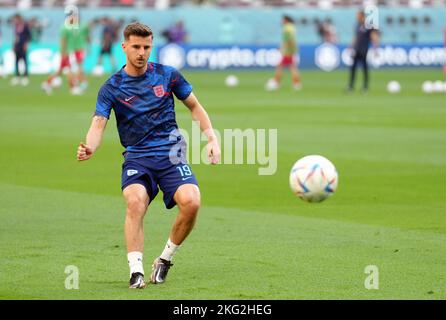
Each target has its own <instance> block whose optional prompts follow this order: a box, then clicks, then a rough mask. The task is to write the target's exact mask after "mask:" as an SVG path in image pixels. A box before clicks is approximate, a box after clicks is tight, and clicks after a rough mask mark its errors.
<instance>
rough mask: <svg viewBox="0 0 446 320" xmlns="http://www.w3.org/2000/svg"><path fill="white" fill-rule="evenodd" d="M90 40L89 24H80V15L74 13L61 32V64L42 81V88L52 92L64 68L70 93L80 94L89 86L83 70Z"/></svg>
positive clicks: (49, 92)
mask: <svg viewBox="0 0 446 320" xmlns="http://www.w3.org/2000/svg"><path fill="white" fill-rule="evenodd" d="M89 41H90V31H89V26H88V25H86V24H79V16H78V15H73V16H72V17H71V19H69V21H68V22H67V23H65V24H64V26H63V27H62V29H61V32H60V54H61V60H60V66H59V69H58V70H57V71H56V72H55V73H54V74H52V75H50V76H49V77H48V79H47V80H46V81H44V82H43V83H42V89H43V90H44V91H45V92H46V93H47V94H51V92H52V82H53V80H54V79H55V78H57V77H60V76H61V75H62V72H63V70H64V69H67V70H68V73H67V79H68V85H69V87H70V93H71V94H73V95H80V94H82V93H83V91H84V90H85V88H86V86H87V80H86V76H85V73H84V71H83V63H84V57H85V50H86V47H87V46H88V43H89ZM71 55H74V57H75V59H76V63H77V71H76V72H75V71H74V70H73V66H72V65H71V62H70V56H71Z"/></svg>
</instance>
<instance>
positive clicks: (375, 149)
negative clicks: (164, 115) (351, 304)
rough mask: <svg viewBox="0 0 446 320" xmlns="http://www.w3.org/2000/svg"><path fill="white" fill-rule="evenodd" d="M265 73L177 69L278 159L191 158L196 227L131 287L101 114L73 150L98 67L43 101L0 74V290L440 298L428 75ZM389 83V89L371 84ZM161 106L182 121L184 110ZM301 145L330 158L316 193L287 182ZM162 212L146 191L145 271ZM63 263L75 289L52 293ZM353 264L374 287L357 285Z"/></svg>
mask: <svg viewBox="0 0 446 320" xmlns="http://www.w3.org/2000/svg"><path fill="white" fill-rule="evenodd" d="M271 73H272V72H238V73H237V72H235V74H237V75H238V77H239V79H240V85H239V86H238V87H236V88H227V87H225V86H224V79H225V77H226V75H227V74H229V73H223V72H221V73H220V72H216V73H208V72H193V73H185V74H186V76H187V77H188V79H189V80H190V81H191V82H192V84H193V85H194V91H195V93H196V95H197V96H198V97H199V99H200V100H201V102H202V103H203V105H204V106H205V107H206V109H207V111H208V113H209V114H210V116H211V119H212V121H213V123H214V126H215V127H216V128H217V129H219V130H221V131H222V130H223V129H230V128H241V129H247V128H253V129H278V169H277V172H276V174H275V175H272V176H259V175H258V174H257V171H258V168H259V166H258V165H219V166H213V167H211V166H208V165H205V164H199V165H193V166H192V168H193V170H194V172H195V174H196V176H197V178H198V180H199V182H200V185H201V191H202V203H203V206H202V209H201V211H200V214H199V220H198V222H197V225H196V228H195V230H194V231H193V232H192V234H191V235H190V237H189V238H188V239H187V240H186V242H185V243H184V245H183V247H182V248H181V249H180V251H179V252H178V253H177V255H176V257H175V259H174V264H175V266H174V267H173V268H172V269H171V271H170V273H169V277H168V279H167V282H166V283H165V284H163V285H159V286H154V285H149V286H148V287H147V288H146V289H145V290H138V291H132V290H129V289H128V288H127V285H128V266H127V261H126V250H125V245H124V236H123V223H124V210H125V207H124V201H123V199H122V196H121V194H120V170H121V163H122V156H121V152H122V147H121V146H120V144H119V140H118V135H117V131H116V127H115V120H114V118H113V116H112V119H111V121H110V123H109V124H108V128H107V130H106V135H105V138H104V142H103V145H102V147H101V148H100V150H99V151H98V153H97V154H96V155H95V157H94V158H93V159H92V160H90V161H88V162H85V163H78V162H77V161H76V160H75V154H76V148H77V144H78V143H79V141H81V140H84V139H85V138H84V137H85V134H86V131H87V129H88V126H89V124H90V119H91V116H92V113H93V110H94V106H95V101H96V94H97V91H98V89H99V87H100V85H101V83H102V82H103V81H104V80H105V78H92V79H91V80H90V87H89V89H88V92H87V94H85V95H84V96H70V95H68V93H67V90H66V88H61V90H59V91H56V92H55V93H54V94H53V95H52V96H49V97H48V96H46V95H45V94H44V93H43V92H42V91H41V90H40V82H41V81H42V80H43V77H33V78H31V84H30V86H29V87H28V88H26V89H23V88H21V87H11V86H9V83H8V82H7V80H4V79H0V96H1V102H0V145H1V157H0V204H1V205H0V299H445V298H446V268H445V265H446V245H445V244H446V195H445V194H446V187H445V182H446V144H445V143H446V104H445V101H446V99H445V98H446V96H445V94H431V95H426V94H423V93H422V92H421V84H422V82H423V81H424V80H445V76H444V74H443V73H441V71H439V70H434V69H430V70H398V71H395V70H393V71H384V70H379V71H373V72H372V74H371V77H372V81H371V91H370V92H369V93H368V94H367V95H361V94H360V93H353V94H350V95H345V94H344V93H343V88H344V86H345V83H346V80H347V72H346V71H343V72H341V71H340V72H333V73H323V72H316V71H306V72H303V73H302V77H303V84H304V89H303V91H302V92H294V91H293V90H292V89H291V84H290V80H289V79H287V78H285V82H284V86H283V87H282V88H281V90H279V91H277V92H265V91H264V90H263V86H264V83H265V82H266V80H267V79H268V78H269V77H270V76H271ZM286 76H287V77H288V74H286ZM358 80H362V79H361V77H359V79H358ZM390 80H398V81H399V82H400V83H401V85H402V92H401V93H400V94H396V95H391V94H389V93H387V92H386V90H385V87H386V84H387V82H388V81H390ZM358 87H359V86H358ZM176 110H177V119H178V122H179V124H180V126H181V127H184V128H186V129H187V128H191V124H190V115H189V112H188V110H187V109H186V108H185V107H184V106H183V105H182V104H181V103H177V106H176ZM308 154H321V155H324V156H326V157H327V158H329V159H330V160H332V162H333V163H334V164H335V165H336V167H337V169H338V172H339V176H340V182H339V188H338V191H337V193H336V194H335V195H334V196H333V197H332V198H330V199H328V200H327V201H325V202H323V203H320V204H308V203H305V202H303V201H301V200H300V199H298V198H296V197H295V196H294V195H293V194H292V192H291V191H290V189H289V186H288V174H289V171H290V168H291V166H292V165H293V163H294V162H295V161H296V160H297V159H299V158H300V157H302V156H305V155H308ZM175 215H176V210H175V209H174V210H171V211H168V210H166V209H165V208H164V205H163V203H162V202H161V196H158V198H157V199H156V200H155V202H154V203H153V204H152V206H151V207H150V208H149V211H148V214H147V216H146V219H145V232H146V240H145V246H146V248H145V252H144V261H145V269H146V273H149V271H150V265H151V262H152V260H153V258H155V257H156V256H157V255H159V254H160V252H161V250H162V248H163V247H164V244H165V241H166V240H167V236H168V233H169V229H170V226H171V223H172V221H173V219H174V217H175ZM69 265H74V266H76V267H77V268H78V269H79V289H78V290H67V289H66V288H65V280H66V277H67V276H68V275H67V274H65V268H66V266H69ZM369 265H373V266H376V267H378V270H379V289H375V290H369V289H366V287H365V282H366V280H367V277H368V274H366V273H365V271H364V270H365V268H366V267H367V266H369ZM375 275H376V273H375Z"/></svg>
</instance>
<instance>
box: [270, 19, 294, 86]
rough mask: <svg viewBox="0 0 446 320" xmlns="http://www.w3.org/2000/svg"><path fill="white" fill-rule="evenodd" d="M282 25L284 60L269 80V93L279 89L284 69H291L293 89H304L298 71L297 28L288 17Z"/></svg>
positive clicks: (281, 50)
mask: <svg viewBox="0 0 446 320" xmlns="http://www.w3.org/2000/svg"><path fill="white" fill-rule="evenodd" d="M282 24H283V28H282V45H281V49H280V52H281V54H282V60H281V62H280V63H279V65H278V66H277V67H276V72H275V75H274V78H272V79H270V80H268V82H267V84H266V89H267V90H269V91H271V90H276V89H278V88H279V86H280V82H281V80H282V75H283V69H284V68H289V69H290V72H291V78H292V81H293V88H294V89H295V90H300V89H302V84H301V82H300V75H299V70H298V69H297V63H298V60H299V59H298V55H297V51H298V50H297V41H296V26H295V24H294V20H293V18H291V17H290V16H287V15H285V16H283V17H282Z"/></svg>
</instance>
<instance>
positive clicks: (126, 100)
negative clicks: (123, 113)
mask: <svg viewBox="0 0 446 320" xmlns="http://www.w3.org/2000/svg"><path fill="white" fill-rule="evenodd" d="M134 97H135V96H131V97H130V98H125V99H124V100H125V102H129V101H130V100H132V99H133V98H134Z"/></svg>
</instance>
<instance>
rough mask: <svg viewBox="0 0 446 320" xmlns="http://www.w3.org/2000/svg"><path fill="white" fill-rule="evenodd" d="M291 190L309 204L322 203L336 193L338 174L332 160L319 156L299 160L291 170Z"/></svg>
mask: <svg viewBox="0 0 446 320" xmlns="http://www.w3.org/2000/svg"><path fill="white" fill-rule="evenodd" d="M290 187H291V190H292V191H293V192H294V194H295V195H297V196H298V197H299V198H301V199H303V200H305V201H308V202H321V201H324V200H325V199H327V198H328V197H330V196H331V195H332V194H334V193H335V191H336V188H337V187H338V172H337V171H336V168H335V166H334V165H333V163H331V161H330V160H328V159H327V158H325V157H323V156H319V155H310V156H306V157H303V158H301V159H299V160H298V161H297V162H296V163H295V164H294V165H293V167H292V168H291V172H290Z"/></svg>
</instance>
